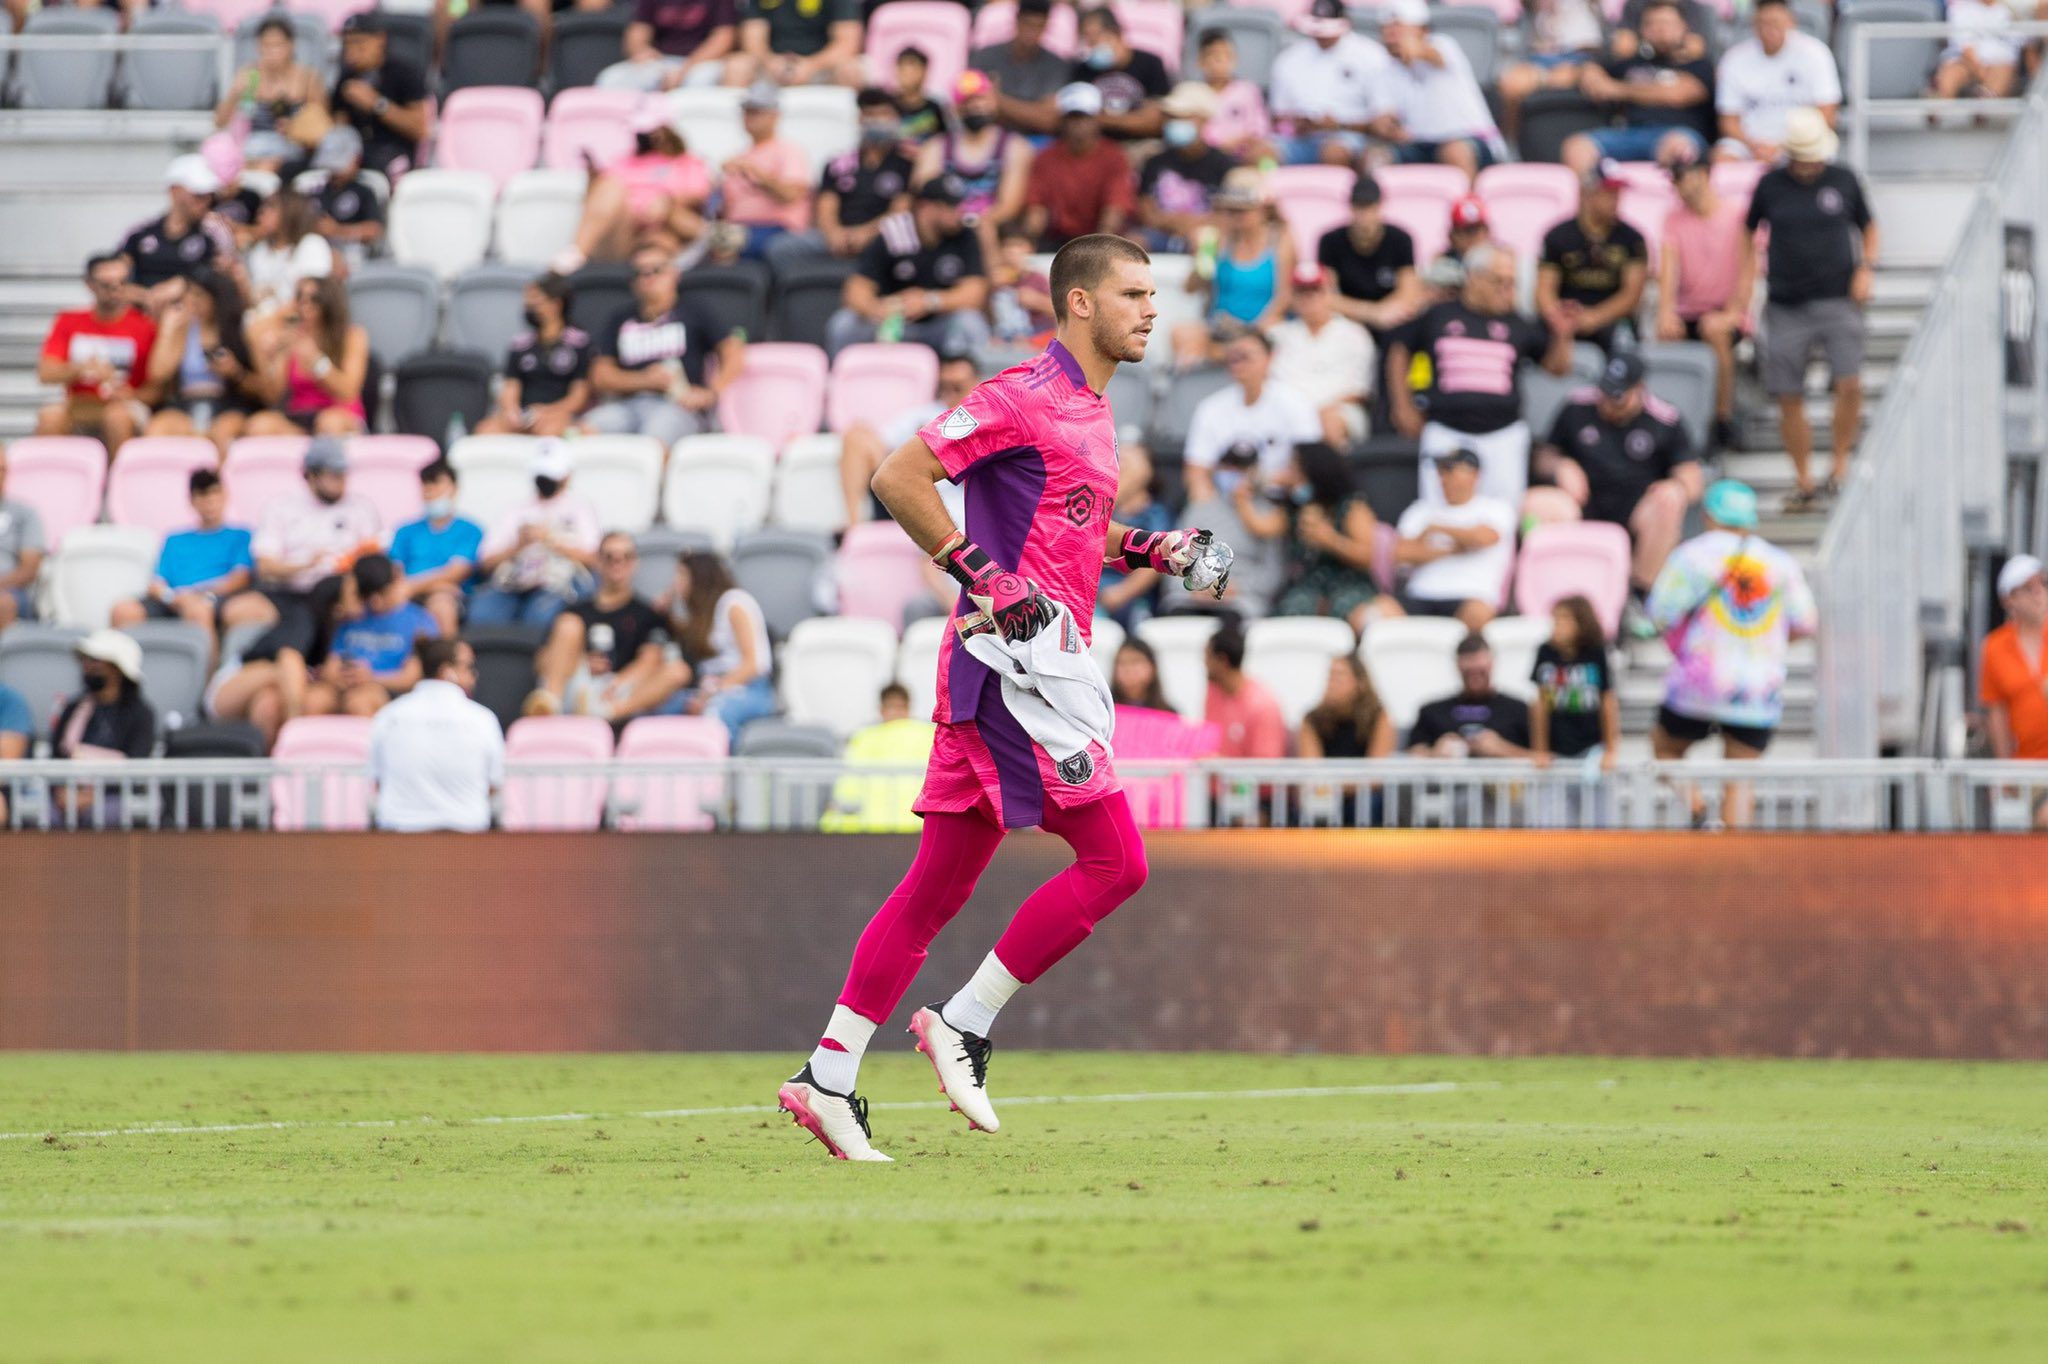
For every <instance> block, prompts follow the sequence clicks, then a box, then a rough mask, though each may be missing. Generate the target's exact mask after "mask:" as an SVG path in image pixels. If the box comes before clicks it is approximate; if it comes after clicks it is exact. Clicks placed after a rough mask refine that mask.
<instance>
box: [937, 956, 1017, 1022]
mask: <svg viewBox="0 0 2048 1364" xmlns="http://www.w3.org/2000/svg"><path fill="white" fill-rule="evenodd" d="M1023 988H1024V982H1023V981H1021V980H1019V979H1017V978H1016V977H1015V976H1013V975H1011V974H1010V972H1009V968H1007V967H1005V966H1004V965H1003V964H1002V962H1000V961H998V960H996V954H995V953H993V952H991V953H989V954H988V955H987V956H986V957H983V958H982V959H981V965H980V966H978V967H976V968H975V970H974V978H973V979H972V980H970V981H968V982H967V983H966V984H965V985H963V986H961V987H960V993H959V994H957V995H954V996H953V997H952V998H951V999H949V1000H947V1001H946V1002H945V1003H944V1004H942V1005H940V1006H939V1013H940V1015H941V1016H942V1017H943V1018H944V1019H945V1020H946V1021H947V1022H948V1023H950V1024H952V1025H953V1026H954V1027H956V1028H958V1029H959V1030H960V1031H962V1032H971V1033H973V1034H975V1035H976V1036H978V1037H987V1036H988V1030H989V1029H990V1028H992V1027H994V1026H995V1022H996V1014H997V1013H998V1012H999V1011H1000V1010H1001V1009H1002V1007H1003V1006H1004V1005H1005V1004H1008V1003H1009V1002H1010V996H1011V995H1014V994H1016V993H1017V991H1019V990H1021V989H1023Z"/></svg>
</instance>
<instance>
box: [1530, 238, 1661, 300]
mask: <svg viewBox="0 0 2048 1364" xmlns="http://www.w3.org/2000/svg"><path fill="white" fill-rule="evenodd" d="M1649 260H1650V245H1649V243H1648V242H1646V241H1644V240H1643V234H1642V233H1640V232H1638V231H1636V230H1635V229H1634V228H1632V227H1630V226H1629V225H1628V224H1627V223H1624V222H1621V221H1618V220H1617V221H1616V222H1615V224H1614V226H1613V227H1612V228H1610V229H1608V232H1607V235H1606V237H1604V238H1603V239H1601V240H1600V241H1598V242H1595V241H1594V240H1593V239H1592V238H1591V237H1590V236H1588V235H1587V233H1586V225H1585V224H1584V223H1582V222H1580V221H1579V220H1578V219H1577V218H1576V217H1571V218H1567V219H1565V220H1564V221H1563V222H1561V223H1559V224H1558V225H1557V226H1556V227H1553V228H1551V229H1550V231H1548V232H1546V233H1544V234H1543V256H1542V263H1543V264H1545V265H1549V266H1554V267H1556V269H1557V272H1558V281H1557V296H1558V297H1559V298H1561V299H1563V300H1564V301H1565V302H1567V303H1581V304H1584V305H1586V306H1587V307H1592V306H1594V305H1595V304H1600V303H1605V302H1606V301H1607V300H1608V299H1610V298H1613V297H1614V296H1615V295H1616V294H1618V293H1620V292H1621V279H1622V275H1623V274H1624V273H1625V272H1626V270H1627V268H1628V267H1629V265H1631V264H1636V265H1645V266H1646V265H1648V264H1649Z"/></svg>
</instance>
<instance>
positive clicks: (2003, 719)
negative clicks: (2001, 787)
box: [1977, 554, 2048, 830]
mask: <svg viewBox="0 0 2048 1364" xmlns="http://www.w3.org/2000/svg"><path fill="white" fill-rule="evenodd" d="M2041 573H2042V570H2041V561H2040V560H2039V559H2036V558H2035V557H2034V556H2033V555H2031V554H2015V555H2014V556H2013V557H2012V558H2010V559H2007V560H2006V561H2005V566H2004V567H2002V568H2000V569H1999V570H1998V600H1999V602H2000V604H2001V605H2003V606H2004V607H2005V624H2003V625H2001V626H1999V627H1998V628H1997V629H1996V630H1993V631H1992V632H1991V633H1990V634H1988V635H1986V636H1984V645H1983V648H1982V651H1981V652H1980V653H1979V654H1978V655H1977V677H1978V684H1977V698H1978V700H1980V701H1981V702H1983V704H1984V709H1985V718H1986V720H1987V722H1988V724H1989V727H1990V730H1991V756H1992V757H1994V758H1997V759H1999V760H2000V761H2002V762H2004V761H2011V760H2013V759H2015V758H2017V759H2020V760H2021V761H2025V762H2043V761H2048V582H2044V581H2043V580H2042V576H2041ZM2034 827H2035V828H2036V829H2044V830H2048V800H2043V801H2041V802H2039V803H2037V804H2036V805H2035V806H2034Z"/></svg>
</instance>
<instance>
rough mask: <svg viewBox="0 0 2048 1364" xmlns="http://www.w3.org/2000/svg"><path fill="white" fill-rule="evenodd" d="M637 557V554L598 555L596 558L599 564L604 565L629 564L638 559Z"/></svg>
mask: <svg viewBox="0 0 2048 1364" xmlns="http://www.w3.org/2000/svg"><path fill="white" fill-rule="evenodd" d="M639 557H640V556H639V555H637V554H600V555H598V556H597V558H598V562H599V563H606V564H630V563H633V562H634V561H636V560H637V559H639Z"/></svg>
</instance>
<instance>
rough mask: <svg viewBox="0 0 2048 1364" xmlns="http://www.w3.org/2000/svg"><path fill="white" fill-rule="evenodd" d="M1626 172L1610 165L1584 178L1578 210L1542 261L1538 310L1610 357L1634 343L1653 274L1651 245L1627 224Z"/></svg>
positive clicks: (1554, 231)
mask: <svg viewBox="0 0 2048 1364" xmlns="http://www.w3.org/2000/svg"><path fill="white" fill-rule="evenodd" d="M1623 183H1624V182H1623V181H1622V178H1621V168H1620V167H1619V166H1618V165H1616V164H1615V163H1614V162H1612V161H1603V162H1601V163H1599V164H1598V165H1597V166H1595V167H1594V168H1593V169H1592V170H1590V171H1587V172H1586V173H1585V174H1584V175H1582V176H1581V177H1579V211H1578V214H1577V215H1576V216H1575V217H1571V218H1567V219H1565V220H1564V221H1563V222H1561V223H1559V224H1558V225H1557V226H1555V227H1553V228H1551V229H1550V231H1548V232H1546V233H1544V234H1543V254H1542V255H1541V256H1540V257H1539V258H1538V259H1537V262H1536V311H1537V313H1539V314H1540V315H1541V316H1542V318H1543V320H1544V321H1545V322H1547V323H1549V324H1550V327H1551V329H1552V330H1553V331H1565V332H1570V333H1571V335H1572V336H1573V337H1574V338H1575V339H1577V340H1580V341H1590V342H1592V343H1593V344H1594V345H1596V346H1598V347H1600V349H1602V350H1604V351H1607V352H1608V353H1609V354H1612V353H1613V352H1614V349H1615V346H1616V345H1617V344H1621V345H1623V346H1625V347H1629V348H1632V347H1633V345H1634V341H1635V315H1636V309H1637V308H1638V307H1639V306H1640V305H1641V304H1642V301H1643V281H1644V279H1645V278H1647V277H1648V275H1649V271H1650V264H1649V263H1650V245H1649V243H1648V242H1646V241H1644V240H1643V234H1642V233H1640V232H1638V231H1636V230H1635V229H1634V228H1633V227H1630V226H1629V225H1628V224H1627V223H1625V222H1623V221H1622V220H1621V188H1622V184H1623Z"/></svg>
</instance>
